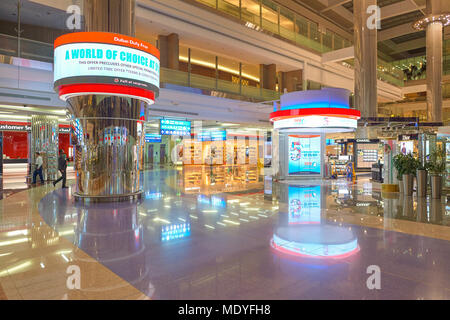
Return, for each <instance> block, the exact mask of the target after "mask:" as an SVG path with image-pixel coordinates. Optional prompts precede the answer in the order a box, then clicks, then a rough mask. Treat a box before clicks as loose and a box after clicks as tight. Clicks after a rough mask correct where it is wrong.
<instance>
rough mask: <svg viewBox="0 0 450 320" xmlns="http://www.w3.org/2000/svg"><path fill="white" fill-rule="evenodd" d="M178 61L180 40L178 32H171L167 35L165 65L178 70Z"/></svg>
mask: <svg viewBox="0 0 450 320" xmlns="http://www.w3.org/2000/svg"><path fill="white" fill-rule="evenodd" d="M179 61H180V40H179V39H178V34H176V33H171V34H169V35H168V36H167V66H168V68H169V69H173V70H178V69H179Z"/></svg>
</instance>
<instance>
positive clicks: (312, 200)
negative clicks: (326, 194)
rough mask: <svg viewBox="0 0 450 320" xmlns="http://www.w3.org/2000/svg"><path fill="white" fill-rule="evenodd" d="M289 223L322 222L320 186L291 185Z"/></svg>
mask: <svg viewBox="0 0 450 320" xmlns="http://www.w3.org/2000/svg"><path fill="white" fill-rule="evenodd" d="M288 197H289V224H310V223H320V213H321V210H320V209H321V203H320V201H321V195H320V186H289V194H288Z"/></svg>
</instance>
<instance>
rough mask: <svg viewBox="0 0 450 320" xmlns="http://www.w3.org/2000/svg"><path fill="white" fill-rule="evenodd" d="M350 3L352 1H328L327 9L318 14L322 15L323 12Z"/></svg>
mask: <svg viewBox="0 0 450 320" xmlns="http://www.w3.org/2000/svg"><path fill="white" fill-rule="evenodd" d="M352 1H353V0H328V4H327V7H326V8H325V9H322V11H320V12H322V13H323V12H325V11H328V10H332V9H335V8H337V7H340V6H342V5H343V4H346V3H348V2H352Z"/></svg>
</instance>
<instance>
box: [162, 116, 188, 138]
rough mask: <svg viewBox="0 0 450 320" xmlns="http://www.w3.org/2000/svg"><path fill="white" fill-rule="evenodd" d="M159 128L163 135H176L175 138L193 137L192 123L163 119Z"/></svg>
mask: <svg viewBox="0 0 450 320" xmlns="http://www.w3.org/2000/svg"><path fill="white" fill-rule="evenodd" d="M159 128H160V132H161V134H162V135H174V136H190V135H191V122H190V121H183V120H171V119H161V121H160V127H159Z"/></svg>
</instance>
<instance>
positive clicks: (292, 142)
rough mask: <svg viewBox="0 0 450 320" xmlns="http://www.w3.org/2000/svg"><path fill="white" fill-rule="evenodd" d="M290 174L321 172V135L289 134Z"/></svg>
mask: <svg viewBox="0 0 450 320" xmlns="http://www.w3.org/2000/svg"><path fill="white" fill-rule="evenodd" d="M288 142H289V150H288V152H289V175H309V174H320V166H321V154H320V135H289V140H288Z"/></svg>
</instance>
